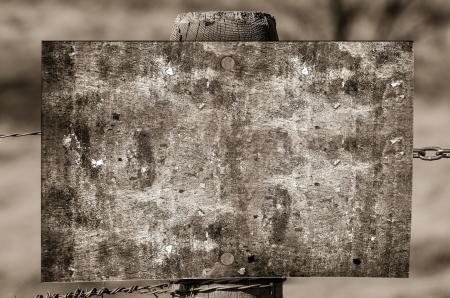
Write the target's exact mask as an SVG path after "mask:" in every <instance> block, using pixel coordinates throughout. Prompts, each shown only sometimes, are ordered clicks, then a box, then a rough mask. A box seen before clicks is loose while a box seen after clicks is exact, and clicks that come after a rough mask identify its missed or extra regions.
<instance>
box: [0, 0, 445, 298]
mask: <svg viewBox="0 0 450 298" xmlns="http://www.w3.org/2000/svg"><path fill="white" fill-rule="evenodd" d="M373 2H375V1H344V0H342V1H339V0H335V1H328V0H318V1H313V0H311V1H307V0H304V1H288V0H287V1H269V0H247V1H238V0H230V1H209V2H208V1H203V0H202V1H201V0H188V1H181V0H178V1H162V0H159V1H144V0H129V1H120V0H110V1H106V0H99V1H96V2H95V3H94V2H91V1H88V0H81V1H78V2H69V1H67V2H66V1H59V2H58V1H54V0H44V1H37V0H28V1H2V2H1V3H0V41H1V42H0V49H1V51H0V65H1V67H0V134H6V133H10V132H18V131H19V132H21V131H33V130H40V47H41V40H56V39H64V40H71V39H79V40H92V39H103V40H105V39H114V40H122V39H125V40H166V39H168V38H167V37H168V36H169V33H170V29H171V23H172V20H173V19H174V17H175V16H176V14H177V13H178V12H180V11H190V10H218V9H220V10H263V11H266V12H269V13H272V14H273V15H274V16H275V17H276V19H277V25H278V33H279V37H280V40H332V39H352V40H372V39H383V40H385V39H402V40H405V39H406V40H414V41H415V45H414V52H415V63H416V64H415V77H416V81H415V86H416V88H415V103H414V117H415V119H414V144H415V146H416V147H421V146H428V145H438V146H441V147H445V148H450V132H449V128H450V84H448V82H449V74H450V72H449V69H450V55H448V52H449V50H450V2H448V1H436V0H430V1H426V2H425V1H410V0H408V1H395V0H394V1H376V2H375V3H373ZM449 180H450V160H441V161H438V162H423V161H420V160H415V161H414V176H413V211H412V212H413V213H412V239H411V268H410V278H408V279H372V278H292V279H288V281H287V282H286V283H285V285H284V296H285V297H311V298H313V297H369V298H370V297H439V298H440V297H450V216H449V213H450V183H449ZM140 283H141V284H142V283H143V282H140ZM102 285H104V283H82V284H76V283H71V284H55V283H52V284H41V283H40V139H39V137H35V136H32V137H24V138H15V139H0V297H33V296H34V295H35V294H36V293H46V292H47V291H51V292H54V291H59V292H66V291H69V290H74V289H75V288H77V287H78V286H81V287H89V288H90V287H93V286H96V287H98V286H102ZM105 285H106V286H109V287H115V286H119V285H126V286H128V285H131V283H130V282H107V283H105ZM133 296H134V295H122V296H121V295H118V296H117V295H116V297H133ZM135 297H138V295H136V296H135Z"/></svg>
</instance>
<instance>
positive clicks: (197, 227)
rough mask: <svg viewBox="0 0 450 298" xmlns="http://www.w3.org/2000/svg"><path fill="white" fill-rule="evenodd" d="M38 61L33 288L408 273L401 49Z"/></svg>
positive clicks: (162, 51)
mask: <svg viewBox="0 0 450 298" xmlns="http://www.w3.org/2000/svg"><path fill="white" fill-rule="evenodd" d="M42 54H43V57H42V76H43V84H42V87H43V106H42V112H43V114H42V125H43V127H42V128H43V135H42V280H43V281H75V280H113V279H151V278H157V279H161V278H191V277H208V278H209V277H214V278H216V277H224V276H227V277H229V276H267V277H272V276H379V277H406V276H407V275H408V263H409V238H410V219H411V175H412V158H411V155H412V92H413V54H412V43H410V42H267V43H258V42H228V43H221V42H189V43H178V42H44V43H43V53H42ZM228 56H230V57H232V58H233V63H229V61H228V62H226V63H221V62H222V59H223V58H224V57H228ZM225 61H227V60H225ZM224 66H225V68H224ZM225 253H228V254H226V255H225V257H223V256H224V254H225ZM230 254H231V255H232V256H233V257H232V258H231V257H230ZM230 260H231V264H230Z"/></svg>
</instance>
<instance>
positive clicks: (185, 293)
mask: <svg viewBox="0 0 450 298" xmlns="http://www.w3.org/2000/svg"><path fill="white" fill-rule="evenodd" d="M256 280H258V279H255V278H253V279H250V278H233V279H220V280H217V279H207V280H201V281H200V280H199V281H198V282H197V283H196V285H195V286H194V285H193V286H192V287H191V288H189V289H174V288H173V287H172V286H173V285H175V284H179V283H180V282H177V281H170V282H167V283H162V284H158V285H153V286H151V285H149V286H131V287H129V288H124V287H118V288H114V289H111V290H110V289H108V288H101V289H99V290H97V289H96V288H93V289H91V290H82V289H80V288H78V289H76V290H75V292H70V293H66V294H52V293H47V294H46V295H45V296H44V295H41V294H39V295H36V298H89V297H93V296H97V297H103V295H106V294H108V295H114V294H117V293H126V294H131V293H137V294H146V295H153V296H154V297H156V298H158V297H159V295H161V294H170V295H171V296H172V297H190V296H193V295H195V294H198V293H209V292H214V291H239V290H249V289H261V288H267V287H273V286H274V284H273V282H269V283H263V282H260V283H254V284H248V285H243V284H229V283H243V282H249V283H250V281H252V282H255V281H256ZM259 280H261V279H259ZM262 280H264V279H262ZM266 280H267V279H266ZM272 280H273V279H272ZM280 280H281V279H280ZM181 283H182V282H181ZM218 283H221V284H218ZM227 283H228V284H227ZM212 284H216V285H214V286H209V285H212ZM187 286H189V285H187Z"/></svg>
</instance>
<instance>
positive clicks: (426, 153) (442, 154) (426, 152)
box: [413, 147, 450, 161]
mask: <svg viewBox="0 0 450 298" xmlns="http://www.w3.org/2000/svg"><path fill="white" fill-rule="evenodd" d="M413 158H420V159H421V160H426V161H433V160H439V159H441V158H450V149H442V148H440V147H424V148H417V149H414V150H413Z"/></svg>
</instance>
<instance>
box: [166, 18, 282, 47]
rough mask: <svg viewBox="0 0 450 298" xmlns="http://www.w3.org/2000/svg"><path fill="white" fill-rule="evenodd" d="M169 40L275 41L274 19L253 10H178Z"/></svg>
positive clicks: (276, 38)
mask: <svg viewBox="0 0 450 298" xmlns="http://www.w3.org/2000/svg"><path fill="white" fill-rule="evenodd" d="M170 39H171V40H176V41H277V40H278V34H277V29H276V23H275V18H274V17H273V16H272V15H270V14H268V13H264V12H257V11H205V12H185V13H180V14H178V16H177V17H176V18H175V22H174V26H173V29H172V34H171V37H170Z"/></svg>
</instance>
